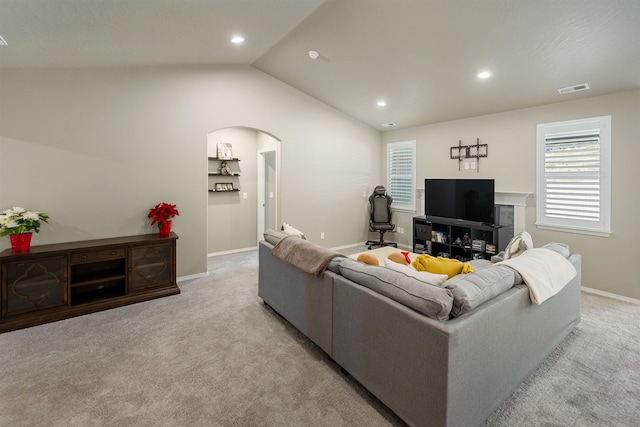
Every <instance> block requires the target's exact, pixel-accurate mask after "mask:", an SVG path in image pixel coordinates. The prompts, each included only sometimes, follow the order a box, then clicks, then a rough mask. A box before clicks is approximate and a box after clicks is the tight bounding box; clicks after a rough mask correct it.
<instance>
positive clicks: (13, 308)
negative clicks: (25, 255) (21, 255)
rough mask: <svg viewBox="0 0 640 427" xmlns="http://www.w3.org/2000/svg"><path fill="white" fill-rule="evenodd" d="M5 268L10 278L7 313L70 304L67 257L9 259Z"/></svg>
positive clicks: (6, 299) (4, 312) (6, 304)
mask: <svg viewBox="0 0 640 427" xmlns="http://www.w3.org/2000/svg"><path fill="white" fill-rule="evenodd" d="M3 270H4V271H3V275H5V280H6V281H5V283H6V289H4V292H6V294H5V295H4V297H5V304H4V305H3V307H2V315H3V316H12V315H15V314H20V313H27V312H31V311H37V310H42V309H44V308H50V307H57V306H61V305H66V304H67V300H68V291H67V257H66V256H58V257H51V258H42V259H35V260H33V259H32V260H28V261H15V262H8V263H6V264H4V266H3Z"/></svg>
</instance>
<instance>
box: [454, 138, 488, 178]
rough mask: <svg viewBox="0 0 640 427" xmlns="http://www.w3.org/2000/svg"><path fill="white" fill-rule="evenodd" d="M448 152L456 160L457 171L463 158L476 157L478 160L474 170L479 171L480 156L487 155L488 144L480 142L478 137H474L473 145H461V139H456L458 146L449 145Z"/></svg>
mask: <svg viewBox="0 0 640 427" xmlns="http://www.w3.org/2000/svg"><path fill="white" fill-rule="evenodd" d="M449 152H450V155H451V158H452V159H454V160H458V171H460V170H461V168H460V164H461V163H462V161H463V160H464V159H476V160H477V162H478V167H477V168H476V172H480V157H487V156H488V155H489V146H488V145H487V144H480V138H476V143H475V145H462V140H458V146H457V147H456V146H454V147H451V148H450V149H449Z"/></svg>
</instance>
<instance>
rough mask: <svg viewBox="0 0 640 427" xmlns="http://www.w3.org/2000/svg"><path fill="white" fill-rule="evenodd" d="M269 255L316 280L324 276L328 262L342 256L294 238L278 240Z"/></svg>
mask: <svg viewBox="0 0 640 427" xmlns="http://www.w3.org/2000/svg"><path fill="white" fill-rule="evenodd" d="M271 254H272V255H273V256H274V257H276V258H279V259H281V260H283V261H285V262H287V263H289V264H291V265H293V266H295V267H298V268H299V269H300V270H302V271H304V272H305V273H309V274H312V275H313V276H315V277H318V278H320V277H322V276H323V275H324V270H325V269H326V268H327V264H329V261H331V260H332V259H333V258H335V257H341V256H344V255H342V254H339V253H337V252H335V251H332V250H331V249H327V248H323V247H322V246H318V245H316V244H313V243H311V242H309V241H308V240H302V239H301V238H299V237H296V236H288V237H285V238H284V239H282V240H280V242H279V243H278V244H277V245H276V246H275V247H274V248H273V250H272V251H271Z"/></svg>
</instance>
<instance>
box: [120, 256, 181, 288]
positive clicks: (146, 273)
mask: <svg viewBox="0 0 640 427" xmlns="http://www.w3.org/2000/svg"><path fill="white" fill-rule="evenodd" d="M172 259H173V256H172V247H171V246H170V245H153V246H139V247H133V248H131V274H130V282H129V286H130V288H129V289H130V290H132V291H135V290H139V289H145V288H151V287H156V286H166V285H169V284H171V283H172V281H173V268H174V267H173V264H172Z"/></svg>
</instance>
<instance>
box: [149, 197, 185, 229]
mask: <svg viewBox="0 0 640 427" xmlns="http://www.w3.org/2000/svg"><path fill="white" fill-rule="evenodd" d="M178 215H180V212H178V209H176V205H172V204H170V203H165V202H162V203H158V204H157V205H155V207H153V208H151V209H149V215H148V216H149V218H150V219H151V225H153V224H155V223H158V228H160V227H161V226H162V224H163V223H165V222H168V221H171V220H172V219H173V217H174V216H178Z"/></svg>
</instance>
